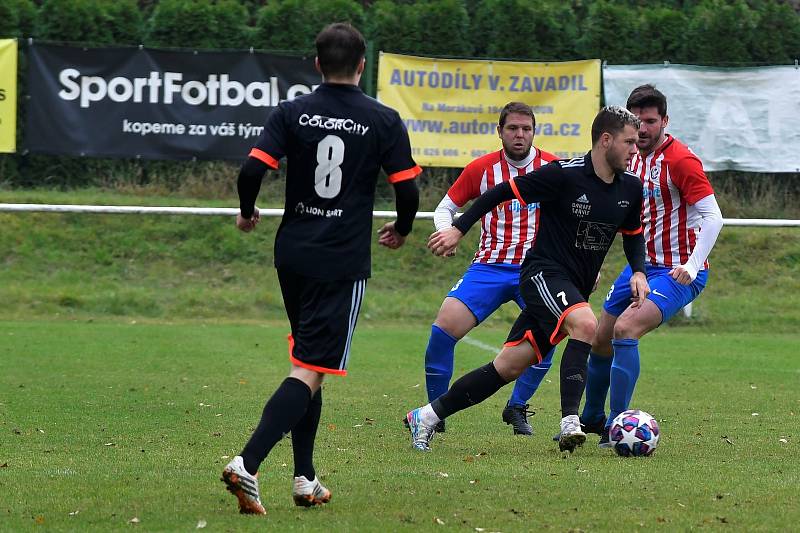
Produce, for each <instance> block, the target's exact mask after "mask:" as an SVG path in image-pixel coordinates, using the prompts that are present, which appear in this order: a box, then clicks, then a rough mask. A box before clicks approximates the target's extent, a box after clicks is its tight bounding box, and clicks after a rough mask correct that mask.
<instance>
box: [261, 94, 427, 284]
mask: <svg viewBox="0 0 800 533" xmlns="http://www.w3.org/2000/svg"><path fill="white" fill-rule="evenodd" d="M250 156H251V157H255V158H256V159H259V160H261V161H263V162H264V163H265V164H267V165H268V166H269V167H271V168H278V164H279V161H280V160H281V159H282V158H284V157H286V159H287V173H286V202H285V206H284V209H285V212H284V215H283V220H282V221H281V225H280V227H279V228H278V232H277V235H276V237H275V266H276V267H278V268H288V269H291V270H292V271H294V272H297V273H299V274H302V275H304V276H308V277H312V278H318V279H353V280H356V279H364V278H367V277H369V275H370V249H371V241H372V209H373V204H374V200H375V186H376V184H377V179H378V174H379V173H380V169H381V168H383V170H384V171H385V172H386V174H387V175H388V178H389V181H390V182H391V183H396V182H399V181H403V180H408V179H414V178H415V177H416V176H417V175H418V174H419V173H420V172H421V171H422V169H420V167H419V166H417V164H416V163H415V162H414V159H413V158H412V156H411V144H410V142H409V139H408V132H407V131H406V129H405V126H404V125H403V123H402V121H401V120H400V115H398V113H397V111H395V110H394V109H391V108H390V107H387V106H385V105H383V104H381V103H379V102H378V101H377V100H375V99H373V98H370V97H369V96H367V95H365V94H364V93H363V92H362V91H361V89H359V88H358V87H357V86H355V85H342V84H330V83H323V84H322V85H320V86H319V87H318V88H317V89H316V90H315V91H314V92H313V93H311V94H307V95H303V96H301V97H298V98H295V99H294V100H291V101H286V102H282V103H281V104H279V105H278V107H277V108H276V109H275V110H274V111H273V112H272V113H271V114H270V116H269V118H268V119H267V123H266V126H265V127H264V132H263V133H262V135H261V137H260V138H259V139H258V142H257V143H256V145H255V147H254V148H253V150H252V151H251V152H250Z"/></svg>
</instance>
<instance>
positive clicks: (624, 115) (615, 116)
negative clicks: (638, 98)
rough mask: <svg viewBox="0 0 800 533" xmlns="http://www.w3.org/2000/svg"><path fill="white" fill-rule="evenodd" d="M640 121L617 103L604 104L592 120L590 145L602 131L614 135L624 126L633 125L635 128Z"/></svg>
mask: <svg viewBox="0 0 800 533" xmlns="http://www.w3.org/2000/svg"><path fill="white" fill-rule="evenodd" d="M641 124H642V121H641V120H639V119H638V118H636V115H634V114H633V113H631V112H630V111H628V110H627V109H625V108H624V107H621V106H618V105H611V106H606V107H604V108H603V109H601V110H600V112H599V113H597V116H596V117H594V121H593V122H592V145H594V144H595V143H596V142H597V141H598V139H600V136H601V135H603V134H604V133H610V134H611V135H616V134H618V133H619V132H621V131H622V130H624V129H625V126H633V127H634V128H636V129H637V130H638V129H639V126H641Z"/></svg>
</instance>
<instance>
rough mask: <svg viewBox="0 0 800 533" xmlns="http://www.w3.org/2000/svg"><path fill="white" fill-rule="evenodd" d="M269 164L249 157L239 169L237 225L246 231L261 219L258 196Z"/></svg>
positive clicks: (253, 227)
mask: <svg viewBox="0 0 800 533" xmlns="http://www.w3.org/2000/svg"><path fill="white" fill-rule="evenodd" d="M267 168H268V167H267V165H266V164H264V163H263V162H262V161H260V160H258V159H256V158H255V157H248V158H247V161H245V162H244V164H243V165H242V168H241V169H240V170H239V178H238V179H237V180H236V189H237V191H238V192H239V214H238V215H236V227H237V228H239V229H240V230H242V231H244V232H245V233H247V232H250V231H253V229H255V227H256V224H258V223H259V222H260V221H261V216H260V215H259V212H258V208H257V207H256V198H258V191H260V190H261V180H262V179H264V174H265V173H266V172H267Z"/></svg>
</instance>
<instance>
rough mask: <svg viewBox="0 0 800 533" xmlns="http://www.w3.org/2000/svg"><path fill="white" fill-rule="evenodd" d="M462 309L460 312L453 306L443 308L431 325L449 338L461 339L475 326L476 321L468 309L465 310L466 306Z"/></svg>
mask: <svg viewBox="0 0 800 533" xmlns="http://www.w3.org/2000/svg"><path fill="white" fill-rule="evenodd" d="M462 306H463V304H462ZM463 307H464V309H463V310H461V309H457V308H455V307H454V306H449V307H448V308H445V307H444V306H443V307H442V309H441V310H439V314H438V315H436V320H435V321H434V322H433V325H434V326H436V327H438V328H439V329H441V330H442V331H444V332H445V333H447V334H448V335H450V336H451V337H454V338H455V339H461V338H462V337H463V336H464V335H466V334H467V333H469V331H470V330H471V329H472V328H474V327H475V326H476V325H477V320H475V317H474V316H473V315H472V313H471V312H470V311H469V309H467V307H466V306H463Z"/></svg>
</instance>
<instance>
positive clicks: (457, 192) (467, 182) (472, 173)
mask: <svg viewBox="0 0 800 533" xmlns="http://www.w3.org/2000/svg"><path fill="white" fill-rule="evenodd" d="M478 161H479V160H476V161H473V162H471V163H470V164H468V165H467V166H466V167H464V170H463V171H461V174H460V175H459V176H458V178H457V179H456V181H455V182H454V183H453V184H452V185H451V186H450V188H449V189H448V190H447V196H449V197H450V199H451V200H453V203H455V204H456V205H457V206H458V207H463V206H464V204H466V203H467V202H469V201H470V200H474V199H475V198H477V197H478V196H480V195H481V178H482V177H483V171H484V167H483V165H481V164H478Z"/></svg>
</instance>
